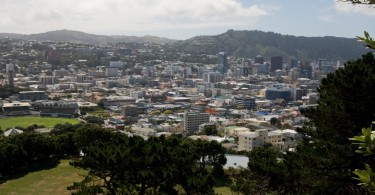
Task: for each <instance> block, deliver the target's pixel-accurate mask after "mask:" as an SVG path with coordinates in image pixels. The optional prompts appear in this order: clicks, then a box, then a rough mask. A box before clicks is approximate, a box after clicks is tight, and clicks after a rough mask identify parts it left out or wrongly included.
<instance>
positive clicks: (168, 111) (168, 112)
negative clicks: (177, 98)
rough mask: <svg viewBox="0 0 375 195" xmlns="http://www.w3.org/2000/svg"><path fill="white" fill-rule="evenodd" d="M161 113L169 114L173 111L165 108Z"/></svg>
mask: <svg viewBox="0 0 375 195" xmlns="http://www.w3.org/2000/svg"><path fill="white" fill-rule="evenodd" d="M163 114H165V115H170V114H173V111H172V110H166V111H164V112H163Z"/></svg>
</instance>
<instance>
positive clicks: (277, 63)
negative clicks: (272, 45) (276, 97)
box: [270, 56, 283, 72]
mask: <svg viewBox="0 0 375 195" xmlns="http://www.w3.org/2000/svg"><path fill="white" fill-rule="evenodd" d="M282 69H283V58H282V57H281V56H273V57H271V70H270V71H271V72H275V70H282Z"/></svg>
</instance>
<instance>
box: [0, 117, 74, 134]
mask: <svg viewBox="0 0 375 195" xmlns="http://www.w3.org/2000/svg"><path fill="white" fill-rule="evenodd" d="M64 123H71V124H76V123H79V120H77V119H70V118H50V117H33V116H26V117H9V118H1V119H0V127H1V130H3V131H4V130H6V129H7V128H11V127H16V126H19V127H24V128H26V127H28V126H30V125H33V124H37V125H43V126H45V127H46V128H50V129H52V128H53V127H54V126H55V125H56V124H64Z"/></svg>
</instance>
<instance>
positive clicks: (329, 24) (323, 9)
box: [0, 0, 375, 39]
mask: <svg viewBox="0 0 375 195" xmlns="http://www.w3.org/2000/svg"><path fill="white" fill-rule="evenodd" d="M187 2H188V3H187ZM0 9H1V12H0V17H1V18H2V20H0V29H1V32H3V33H21V34H34V33H42V32H47V31H53V30H59V29H69V30H77V31H83V32H86V33H90V34H100V35H135V36H144V35H154V36H160V37H166V38H171V39H188V38H191V37H194V36H199V35H216V34H221V33H223V32H225V31H227V30H228V29H234V30H261V31H272V32H276V33H281V34H289V35H295V36H337V37H348V38H354V37H356V36H362V35H363V31H365V30H366V31H368V32H369V33H370V34H372V33H375V26H373V25H371V24H372V21H373V19H374V18H375V12H374V11H373V9H374V8H372V7H370V6H360V5H351V4H350V3H346V2H342V1H338V0H328V1H327V0H318V1H314V2H311V1H298V0H290V1H285V2H284V1H283V2H281V1H277V0H268V1H261V0H254V1H249V0H215V1H214V0H205V1H200V0H190V1H183V0H160V1H150V0H137V1H136V0H126V1H116V0H108V1H103V0H91V1H88V0H80V1H73V0H66V1H60V2H55V1H53V2H52V1H46V0H34V1H11V0H5V1H3V6H2V8H0Z"/></svg>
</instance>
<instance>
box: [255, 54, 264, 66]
mask: <svg viewBox="0 0 375 195" xmlns="http://www.w3.org/2000/svg"><path fill="white" fill-rule="evenodd" d="M254 63H255V64H263V63H264V58H263V56H261V55H257V56H256V57H255V59H254Z"/></svg>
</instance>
